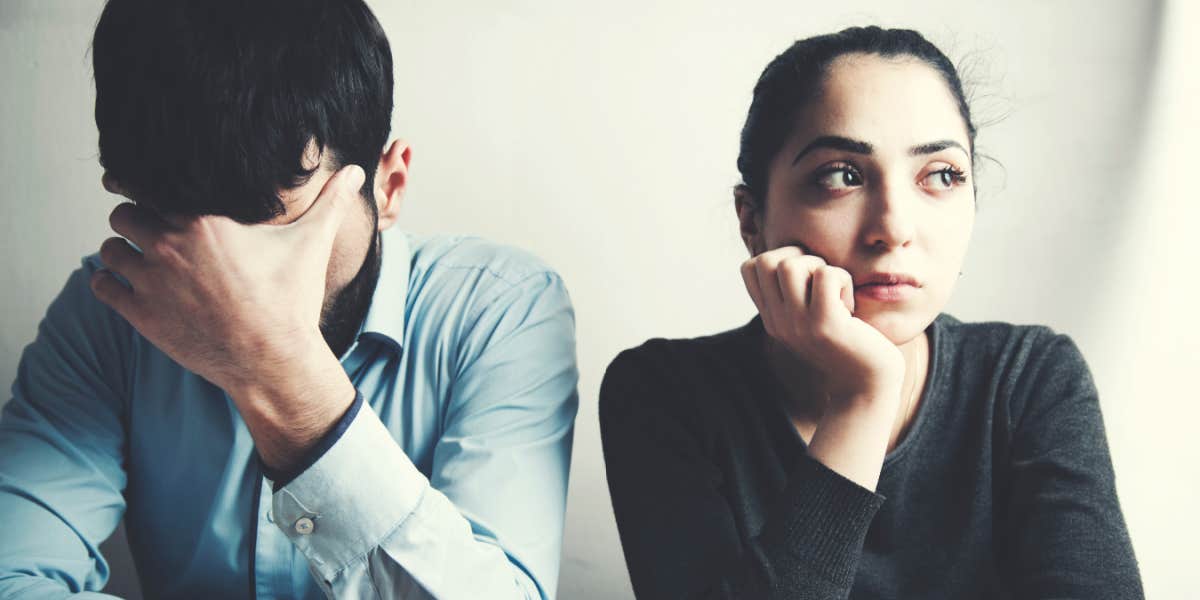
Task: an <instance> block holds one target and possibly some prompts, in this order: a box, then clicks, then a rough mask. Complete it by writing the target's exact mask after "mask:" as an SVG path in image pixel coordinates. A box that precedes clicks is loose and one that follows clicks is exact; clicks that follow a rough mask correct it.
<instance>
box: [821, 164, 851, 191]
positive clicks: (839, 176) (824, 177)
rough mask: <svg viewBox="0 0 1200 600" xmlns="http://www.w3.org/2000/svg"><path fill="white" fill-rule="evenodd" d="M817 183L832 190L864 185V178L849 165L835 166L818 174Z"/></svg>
mask: <svg viewBox="0 0 1200 600" xmlns="http://www.w3.org/2000/svg"><path fill="white" fill-rule="evenodd" d="M817 184H818V185H820V186H821V187H825V188H828V189H831V190H840V189H845V188H849V187H854V186H859V185H862V178H861V177H859V176H858V173H856V172H855V171H854V170H853V169H851V168H849V167H834V168H832V169H828V170H825V171H822V172H821V173H819V174H818V175H817Z"/></svg>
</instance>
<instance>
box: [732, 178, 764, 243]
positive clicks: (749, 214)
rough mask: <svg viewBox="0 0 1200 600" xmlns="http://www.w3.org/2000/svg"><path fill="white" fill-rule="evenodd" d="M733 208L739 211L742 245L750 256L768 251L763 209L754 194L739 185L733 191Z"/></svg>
mask: <svg viewBox="0 0 1200 600" xmlns="http://www.w3.org/2000/svg"><path fill="white" fill-rule="evenodd" d="M733 208H734V210H736V211H737V216H738V228H739V229H740V230H741V234H742V243H744V244H746V250H748V251H749V252H750V256H758V255H759V254H762V253H763V252H765V251H766V245H765V244H764V243H763V234H762V212H763V211H762V207H761V206H760V204H759V201H758V199H757V198H755V197H754V194H752V193H751V192H750V190H749V189H748V188H747V187H746V186H744V185H739V186H737V187H736V188H734V190H733Z"/></svg>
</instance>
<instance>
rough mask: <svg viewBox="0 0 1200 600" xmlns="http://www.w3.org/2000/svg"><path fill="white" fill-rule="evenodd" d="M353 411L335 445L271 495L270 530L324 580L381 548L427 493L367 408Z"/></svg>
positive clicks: (425, 485) (423, 480) (418, 474)
mask: <svg viewBox="0 0 1200 600" xmlns="http://www.w3.org/2000/svg"><path fill="white" fill-rule="evenodd" d="M356 412H357V414H356V415H354V416H353V418H352V419H351V421H350V423H349V425H348V427H347V428H346V430H345V432H344V433H343V434H342V435H341V437H340V439H338V440H337V443H336V444H333V445H332V446H331V447H330V448H329V449H328V450H327V451H326V452H325V453H324V454H323V455H322V456H321V457H320V458H318V459H317V460H316V462H314V463H313V464H312V466H310V467H309V468H308V469H305V470H304V471H303V472H302V473H300V474H299V475H297V476H296V477H295V479H293V480H292V481H291V482H289V483H288V484H287V485H286V486H277V487H276V488H275V493H274V494H273V495H272V497H271V510H272V511H273V514H274V516H275V519H274V520H275V525H276V526H277V527H279V529H281V530H282V531H283V533H284V535H286V536H287V538H288V539H289V540H291V541H292V543H293V544H294V545H295V546H296V548H297V549H298V550H300V551H301V552H302V553H303V554H304V555H305V557H307V558H308V561H309V564H310V566H311V567H312V568H313V570H314V571H315V572H316V573H317V574H318V575H320V576H321V577H322V578H323V579H324V580H325V581H332V580H333V579H334V578H335V577H336V575H337V573H338V572H339V571H341V570H342V569H343V568H344V567H345V566H346V565H348V564H350V563H351V562H352V561H354V560H358V559H361V558H362V556H363V555H365V554H366V553H367V552H369V551H370V550H371V549H373V548H375V547H376V546H378V545H379V544H380V542H381V541H382V540H383V539H384V538H385V537H386V536H387V535H388V534H389V533H390V532H392V531H393V530H395V529H396V528H397V527H399V526H400V524H402V523H403V522H404V521H405V519H407V518H408V516H409V515H411V514H412V513H413V511H414V510H416V508H417V505H418V504H420V502H421V499H422V497H423V496H424V495H425V491H426V490H428V489H429V480H428V479H427V478H426V477H425V476H424V475H422V474H421V472H420V471H418V470H417V468H416V466H414V465H413V464H412V461H411V460H409V458H408V456H406V455H405V454H404V451H403V450H402V449H401V448H400V446H399V444H397V443H396V440H395V439H393V438H392V434H391V432H389V431H388V430H387V428H386V427H385V426H384V425H383V423H382V422H381V421H380V420H379V417H378V416H376V415H375V411H374V410H372V409H371V406H370V405H365V406H361V403H360V407H359V410H357V411H356Z"/></svg>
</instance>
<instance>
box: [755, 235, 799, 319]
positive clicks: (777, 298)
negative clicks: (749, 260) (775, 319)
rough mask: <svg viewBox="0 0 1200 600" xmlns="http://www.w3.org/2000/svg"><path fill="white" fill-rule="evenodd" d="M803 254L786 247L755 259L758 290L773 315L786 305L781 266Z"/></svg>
mask: <svg viewBox="0 0 1200 600" xmlns="http://www.w3.org/2000/svg"><path fill="white" fill-rule="evenodd" d="M802 254H803V252H801V250H800V249H799V248H797V247H795V246H784V247H782V248H776V249H774V250H771V251H769V252H763V253H762V254H759V255H758V256H757V257H756V258H755V262H756V268H755V273H756V274H757V275H758V289H759V291H760V292H762V295H763V304H765V305H766V307H767V310H768V311H769V312H771V313H772V314H777V313H778V312H779V311H780V310H781V309H782V308H783V307H784V306H785V305H786V303H785V302H784V296H783V290H782V289H780V287H779V265H780V264H781V263H782V262H783V261H784V260H787V259H788V258H791V257H793V256H801V255H802Z"/></svg>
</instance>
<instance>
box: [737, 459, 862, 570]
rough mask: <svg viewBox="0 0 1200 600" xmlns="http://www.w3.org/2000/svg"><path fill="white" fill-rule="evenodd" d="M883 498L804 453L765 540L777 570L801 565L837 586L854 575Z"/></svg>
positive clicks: (767, 550) (767, 525) (794, 468)
mask: <svg viewBox="0 0 1200 600" xmlns="http://www.w3.org/2000/svg"><path fill="white" fill-rule="evenodd" d="M884 500H885V498H884V497H883V496H881V495H879V494H876V493H874V492H872V491H871V490H868V489H866V488H864V487H862V486H860V485H858V484H857V483H854V482H853V481H850V480H849V479H846V478H845V477H843V476H842V475H840V474H838V473H837V472H835V471H833V470H832V469H830V468H829V467H826V466H825V465H824V464H822V463H821V462H820V461H817V460H816V459H814V458H812V457H811V456H809V455H807V454H804V455H801V456H800V457H799V458H798V459H797V461H796V464H795V466H794V467H793V469H792V473H791V477H790V479H789V480H788V486H787V488H785V490H784V492H783V494H782V496H781V497H780V502H781V505H780V506H777V507H775V509H776V510H775V511H773V512H772V513H771V515H770V518H771V521H769V522H767V523H766V524H765V527H764V528H763V537H762V538H761V542H762V543H763V548H764V550H766V552H767V553H768V555H769V557H770V562H771V567H772V569H773V570H776V569H780V568H785V569H786V568H788V567H789V566H790V565H799V566H802V567H804V568H805V570H807V571H810V572H812V573H814V574H817V575H820V576H823V577H825V578H826V579H828V580H829V581H830V582H831V583H834V584H836V585H839V586H848V585H849V584H850V583H851V582H853V580H854V573H855V569H856V567H857V564H858V557H859V555H860V554H861V553H862V547H863V540H864V539H865V538H866V535H867V529H868V528H869V527H870V526H871V520H872V519H874V518H875V513H876V512H877V511H878V510H879V507H880V506H882V505H883V502H884Z"/></svg>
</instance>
